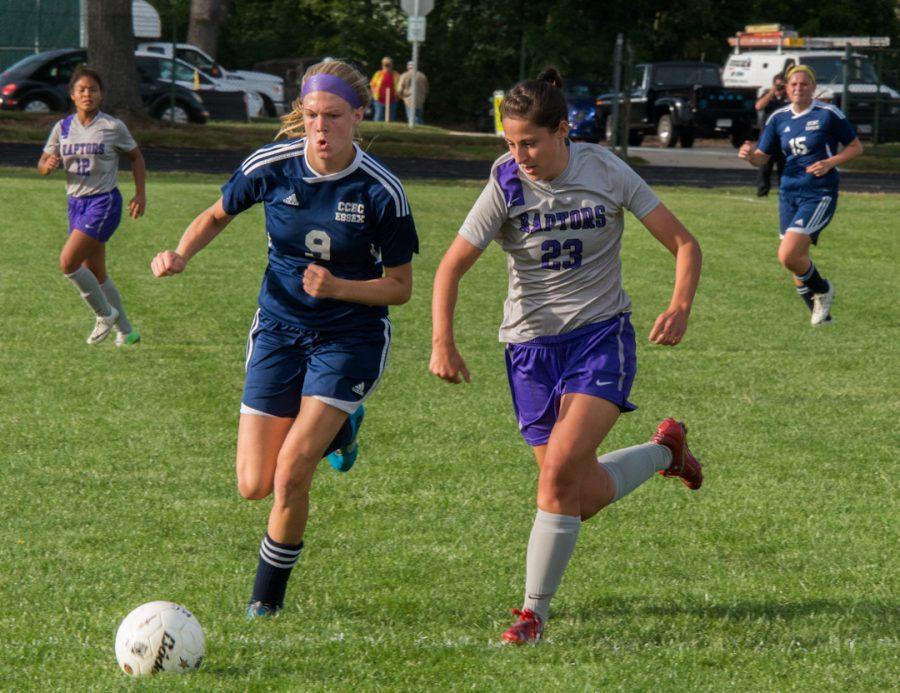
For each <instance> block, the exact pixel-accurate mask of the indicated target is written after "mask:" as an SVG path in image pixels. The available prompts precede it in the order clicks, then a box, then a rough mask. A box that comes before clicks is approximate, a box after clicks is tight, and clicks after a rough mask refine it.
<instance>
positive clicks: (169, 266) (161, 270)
mask: <svg viewBox="0 0 900 693" xmlns="http://www.w3.org/2000/svg"><path fill="white" fill-rule="evenodd" d="M186 265H187V262H186V261H185V259H184V258H183V257H181V255H179V254H178V253H175V252H172V251H171V250H164V251H163V252H161V253H157V254H156V257H154V258H153V261H152V262H151V263H150V269H151V270H153V274H154V276H156V277H171V276H172V275H173V274H178V273H179V272H184V268H185V266H186Z"/></svg>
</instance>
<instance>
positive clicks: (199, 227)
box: [150, 197, 233, 277]
mask: <svg viewBox="0 0 900 693" xmlns="http://www.w3.org/2000/svg"><path fill="white" fill-rule="evenodd" d="M232 218H233V217H232V216H230V215H229V214H226V213H225V209H224V208H223V207H222V198H221V197H220V198H219V199H218V200H216V203H215V204H214V205H213V206H212V207H210V208H209V209H207V210H205V211H203V212H201V213H200V214H198V215H197V218H196V219H194V221H192V222H191V225H190V226H188V227H187V229H186V230H185V232H184V235H183V236H182V237H181V240H180V241H179V242H178V248H176V249H175V250H174V251H172V250H164V251H162V252H161V253H157V254H156V257H154V258H153V261H152V262H151V263H150V268H151V269H152V270H153V274H154V275H155V276H157V277H170V276H172V275H173V274H178V273H179V272H183V271H184V268H185V267H186V266H187V263H188V261H189V260H190V259H191V258H192V257H194V255H196V254H197V253H199V252H200V251H201V250H203V248H205V247H206V246H207V245H209V244H210V243H211V242H212V240H213V239H214V238H215V237H216V236H218V235H219V233H221V232H222V230H223V229H224V228H225V227H226V226H228V224H229V223H230V222H231V220H232Z"/></svg>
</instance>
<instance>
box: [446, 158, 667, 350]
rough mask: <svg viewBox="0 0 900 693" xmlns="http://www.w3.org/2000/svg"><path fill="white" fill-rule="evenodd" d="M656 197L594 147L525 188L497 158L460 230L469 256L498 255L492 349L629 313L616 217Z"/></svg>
mask: <svg viewBox="0 0 900 693" xmlns="http://www.w3.org/2000/svg"><path fill="white" fill-rule="evenodd" d="M658 205H659V198H658V197H657V196H656V195H655V194H654V193H653V191H652V190H651V189H650V187H649V186H648V185H647V184H646V183H645V182H644V181H643V180H642V179H641V177H640V176H638V175H637V174H636V173H635V172H634V171H633V170H632V169H631V168H630V167H629V166H628V164H626V163H625V162H623V161H622V160H621V159H619V158H618V157H617V156H616V155H615V154H613V153H612V152H610V151H609V150H607V149H605V148H603V147H600V146H599V145H595V144H587V143H582V142H572V143H570V144H569V163H568V166H567V167H566V169H565V171H563V173H562V174H560V175H559V176H558V177H557V178H555V179H553V180H552V181H540V180H537V181H536V180H531V179H530V178H529V177H528V176H527V175H526V174H525V172H524V171H522V170H521V169H520V168H519V166H518V165H517V164H516V162H515V160H514V159H513V158H512V155H511V154H504V155H503V156H501V157H500V158H499V159H497V161H495V162H494V165H493V168H492V169H491V178H490V180H489V181H488V184H487V185H486V186H485V188H484V190H483V191H482V193H481V196H480V197H479V198H478V200H477V202H476V203H475V206H474V207H473V208H472V210H471V211H470V212H469V215H468V216H467V217H466V220H465V221H464V222H463V225H462V228H460V230H459V233H460V235H461V236H462V237H463V238H465V239H466V240H467V241H469V242H470V243H472V244H473V245H475V246H477V247H478V248H481V249H484V248H486V247H487V246H488V245H489V244H490V242H491V241H492V240H493V241H497V243H498V244H499V245H500V247H501V248H502V249H503V251H504V252H505V253H506V254H507V264H508V268H509V290H508V294H507V298H506V303H505V306H504V315H503V323H502V325H501V327H500V341H502V342H510V343H521V342H525V341H528V340H531V339H534V338H535V337H541V336H548V335H558V334H562V333H565V332H569V331H571V330H574V329H576V328H578V327H582V326H584V325H590V324H593V323H596V322H600V321H602V320H606V319H608V318H611V317H613V316H615V315H617V314H619V313H621V312H623V311H626V310H628V309H629V307H630V305H631V302H630V299H629V298H628V295H627V294H626V293H625V290H624V289H623V287H622V263H621V259H620V257H619V252H620V247H621V239H622V231H623V228H624V213H625V210H626V209H628V210H630V211H631V212H632V213H633V214H634V215H635V216H636V217H638V218H639V219H642V218H643V217H645V216H646V215H648V214H649V213H650V212H652V211H653V210H654V209H656V207H657V206H658Z"/></svg>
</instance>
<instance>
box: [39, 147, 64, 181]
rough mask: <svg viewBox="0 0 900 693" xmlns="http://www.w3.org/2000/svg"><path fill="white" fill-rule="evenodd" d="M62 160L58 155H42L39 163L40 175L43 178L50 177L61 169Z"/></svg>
mask: <svg viewBox="0 0 900 693" xmlns="http://www.w3.org/2000/svg"><path fill="white" fill-rule="evenodd" d="M59 164H60V159H59V157H58V156H56V154H47V153H46V152H45V153H43V154H41V159H40V161H38V173H40V174H41V175H42V176H49V175H50V174H51V173H53V171H54V170H55V169H57V168H59Z"/></svg>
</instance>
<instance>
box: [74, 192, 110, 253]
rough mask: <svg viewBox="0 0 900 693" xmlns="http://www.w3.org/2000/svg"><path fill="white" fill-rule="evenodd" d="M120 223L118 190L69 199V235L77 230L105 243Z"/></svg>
mask: <svg viewBox="0 0 900 693" xmlns="http://www.w3.org/2000/svg"><path fill="white" fill-rule="evenodd" d="M121 221H122V193H120V192H119V189H118V188H115V189H113V190H112V191H110V192H108V193H100V194H99V195H85V196H84V197H70V198H69V233H70V234H71V233H72V231H74V230H75V229H78V230H79V231H81V232H82V233H84V234H87V235H88V236H90V237H91V238H93V239H94V240H97V241H100V242H101V243H106V241H108V240H109V239H110V237H111V236H112V235H113V234H114V233H115V231H116V229H117V228H119V222H121Z"/></svg>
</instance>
